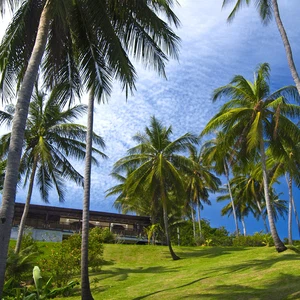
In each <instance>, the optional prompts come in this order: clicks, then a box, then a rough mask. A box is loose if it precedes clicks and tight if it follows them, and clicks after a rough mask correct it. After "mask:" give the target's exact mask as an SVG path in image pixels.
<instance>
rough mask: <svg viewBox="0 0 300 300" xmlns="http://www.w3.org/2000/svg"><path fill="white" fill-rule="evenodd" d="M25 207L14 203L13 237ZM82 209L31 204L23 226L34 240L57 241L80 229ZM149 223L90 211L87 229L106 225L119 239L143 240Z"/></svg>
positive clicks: (142, 219)
mask: <svg viewBox="0 0 300 300" xmlns="http://www.w3.org/2000/svg"><path fill="white" fill-rule="evenodd" d="M23 210H24V204H23V203H15V212H14V218H13V230H12V238H16V236H17V231H18V226H19V224H20V221H21V217H22V214H23ZM81 223H82V210H81V209H74V208H62V207H54V206H45V205H33V204H30V208H29V212H28V216H27V220H26V226H27V227H29V228H30V230H31V232H32V235H33V238H35V239H36V240H55V241H60V240H62V239H63V238H64V235H70V234H72V233H75V232H79V231H80V230H81ZM149 225H150V217H143V216H132V215H123V214H115V213H107V212H99V211H90V228H93V227H95V226H97V227H101V228H109V229H110V230H111V231H112V232H113V233H115V234H117V235H118V236H119V238H121V239H123V241H125V237H126V240H128V241H130V240H132V241H142V240H143V241H145V240H146V239H145V232H144V228H145V227H147V226H149Z"/></svg>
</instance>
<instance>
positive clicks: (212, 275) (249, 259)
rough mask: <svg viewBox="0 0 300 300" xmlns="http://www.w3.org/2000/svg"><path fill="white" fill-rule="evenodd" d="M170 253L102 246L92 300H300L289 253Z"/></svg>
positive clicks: (295, 257)
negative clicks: (102, 262) (175, 258)
mask: <svg viewBox="0 0 300 300" xmlns="http://www.w3.org/2000/svg"><path fill="white" fill-rule="evenodd" d="M174 249H175V251H176V253H177V254H179V255H180V257H181V258H182V259H181V260H179V261H172V260H171V259H170V255H169V253H168V249H167V248H166V247H162V246H138V245H105V250H104V258H105V261H106V263H105V265H104V266H103V268H102V270H101V272H99V273H98V274H90V275H91V276H90V280H91V283H92V284H91V286H92V292H93V295H94V298H95V299H135V300H138V299H220V300H221V299H222V300H226V299H228V300H229V299H230V300H232V299H243V300H245V299H270V300H276V299H300V284H299V281H300V264H299V263H300V261H299V260H300V255H299V254H297V253H295V252H294V251H292V250H288V251H286V252H283V253H280V254H277V253H276V251H275V249H274V248H268V247H263V248H217V247H213V248H211V247H198V248H192V247H174ZM64 299H66V298H64ZM68 299H79V294H77V295H76V294H75V295H74V296H73V297H69V298H68Z"/></svg>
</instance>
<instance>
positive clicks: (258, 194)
mask: <svg viewBox="0 0 300 300" xmlns="http://www.w3.org/2000/svg"><path fill="white" fill-rule="evenodd" d="M255 168H256V166H255V165H253V164H250V166H249V168H248V172H247V175H244V174H240V175H235V176H234V177H233V178H232V179H231V180H230V186H231V189H232V195H233V199H234V204H235V209H236V214H237V217H238V219H239V220H240V221H241V223H242V226H243V232H244V235H246V228H245V223H244V217H245V216H248V215H249V213H252V214H253V215H254V217H256V218H258V217H259V216H262V218H263V221H264V225H265V230H266V232H268V227H267V224H266V221H265V214H264V211H263V208H262V207H263V203H264V195H263V190H262V184H261V183H260V182H261V180H257V179H256V178H255V177H254V176H253V171H252V170H253V169H254V170H255ZM228 199H229V200H231V199H230V195H229V193H228V194H225V195H222V196H219V197H218V198H217V202H221V201H224V200H228ZM232 212H233V208H232V204H231V202H230V203H229V204H228V205H226V206H225V207H224V208H223V209H222V211H221V214H222V215H226V214H227V215H230V214H231V213H232Z"/></svg>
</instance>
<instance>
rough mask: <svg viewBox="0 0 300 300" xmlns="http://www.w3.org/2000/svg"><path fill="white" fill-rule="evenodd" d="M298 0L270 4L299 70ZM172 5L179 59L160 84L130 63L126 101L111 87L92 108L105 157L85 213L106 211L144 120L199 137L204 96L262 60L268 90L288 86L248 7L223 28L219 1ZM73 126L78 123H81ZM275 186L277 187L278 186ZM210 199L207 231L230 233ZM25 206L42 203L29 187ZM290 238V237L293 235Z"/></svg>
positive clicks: (206, 113)
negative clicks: (131, 85)
mask: <svg viewBox="0 0 300 300" xmlns="http://www.w3.org/2000/svg"><path fill="white" fill-rule="evenodd" d="M253 2H255V1H253ZM298 2H299V1H298V0H279V1H278V3H279V8H280V11H281V16H282V19H283V22H284V25H285V27H286V30H287V34H288V36H289V38H290V42H291V45H292V49H293V52H294V55H295V62H296V65H297V66H298V68H300V57H299V55H298V54H299V50H300V49H299V48H300V31H299V28H300V19H299V13H300V11H299V10H300V7H299V3H298ZM179 3H180V6H177V7H176V8H175V11H176V13H177V15H178V17H179V18H180V20H181V23H182V25H181V27H180V28H179V29H176V33H177V34H178V35H179V36H180V38H181V40H182V41H181V48H180V58H179V61H170V62H169V64H168V66H167V69H166V72H167V77H168V79H167V80H165V79H163V78H159V77H158V76H157V75H156V74H155V73H154V72H153V71H151V70H144V69H143V67H142V66H140V65H138V64H137V71H138V75H139V79H138V81H137V83H136V86H137V91H136V92H135V94H134V96H131V97H129V99H128V100H127V101H126V98H125V94H124V93H123V92H122V91H121V90H120V87H119V85H118V83H116V84H115V87H114V92H113V93H112V96H111V99H109V101H108V104H101V105H97V106H96V109H95V131H96V132H97V133H98V134H100V135H101V136H102V137H103V138H104V139H105V142H106V145H107V149H106V151H105V153H106V154H107V155H108V156H109V159H108V160H107V161H101V162H100V166H99V167H98V168H93V171H92V191H91V209H92V210H99V211H111V212H115V210H114V209H113V208H112V204H113V201H114V198H105V190H107V189H108V188H109V187H111V186H112V185H114V184H115V182H114V181H113V180H112V178H111V177H110V176H109V174H110V172H111V170H112V165H113V163H114V162H115V161H117V160H118V159H119V158H121V157H122V156H124V155H126V151H127V150H128V149H129V148H130V147H132V146H133V145H134V143H133V141H132V136H133V135H134V134H135V133H136V132H138V131H142V130H143V129H144V127H145V126H146V125H147V124H148V123H149V119H150V116H152V115H155V116H156V117H157V118H158V119H159V120H160V121H161V122H163V124H164V125H166V126H169V125H172V127H173V132H174V137H176V136H179V135H182V134H184V133H186V132H192V133H195V134H199V133H200V132H201V130H202V129H203V128H204V126H205V124H206V123H207V122H208V120H209V119H210V118H211V117H212V116H213V115H214V114H215V113H216V112H217V110H218V108H219V107H220V105H221V104H222V102H217V103H214V104H213V103H212V102H211V100H210V96H211V93H212V91H213V90H214V89H215V88H217V87H219V86H222V85H224V84H227V83H228V82H229V81H230V79H231V78H232V77H233V76H234V75H237V74H241V75H243V76H244V77H247V78H248V79H250V80H252V78H253V72H254V70H255V68H256V66H257V65H258V64H259V63H263V62H268V63H269V64H270V65H271V87H272V89H273V90H275V89H277V88H279V87H281V86H284V85H288V84H293V81H292V78H291V75H290V72H289V69H288V66H287V62H286V56H285V52H284V48H283V45H282V42H281V38H280V35H279V32H278V30H277V27H276V25H275V21H274V20H273V21H272V22H271V23H270V24H269V25H268V26H263V25H262V24H261V22H260V20H259V17H258V14H257V13H256V11H255V8H254V5H253V6H250V7H249V8H247V7H245V8H244V9H243V10H241V11H240V12H239V14H238V15H237V16H236V19H235V20H234V22H233V23H231V24H228V23H227V22H226V18H227V16H228V13H229V9H230V7H228V9H224V10H222V9H221V6H222V0H214V1H211V0H196V1H195V0H179ZM82 101H83V102H85V101H86V99H85V98H83V99H82ZM79 122H82V123H83V124H84V123H85V119H82V120H79ZM75 165H76V167H77V169H78V170H79V171H81V172H82V173H83V169H84V168H83V163H77V162H75ZM282 188H284V189H285V183H284V182H283V184H282ZM25 195H26V189H24V190H23V189H20V190H19V191H18V194H17V197H16V201H18V202H24V201H25ZM51 195H52V196H51V201H50V205H54V206H64V207H73V208H81V207H82V197H83V191H82V189H81V188H79V187H76V186H74V185H73V184H72V183H70V182H68V183H66V201H65V202H64V203H63V204H60V203H59V202H58V198H57V197H56V195H55V193H52V194H51ZM299 195H300V194H299V193H298V196H299ZM295 200H296V201H297V197H295ZM211 201H212V206H210V207H208V206H205V208H204V211H203V212H202V216H203V217H204V218H206V219H209V220H210V222H211V224H212V226H215V227H219V226H225V227H226V228H227V229H228V230H229V231H233V230H234V222H233V219H232V218H227V217H221V216H220V209H221V207H220V205H219V204H216V202H215V196H214V195H212V196H211ZM32 203H34V204H42V202H41V200H40V196H39V193H38V191H37V190H35V191H34V193H33V197H32ZM296 205H297V204H296ZM299 205H300V204H299ZM299 205H298V206H299ZM246 225H247V229H248V232H249V233H252V232H254V231H259V230H261V229H263V225H262V224H261V223H257V222H256V221H253V220H252V219H247V220H246ZM278 225H279V228H278V229H279V232H280V235H281V236H282V237H284V236H286V235H287V234H286V231H287V225H286V223H285V222H283V221H281V222H279V223H278ZM295 233H296V230H295ZM294 237H295V238H298V234H297V235H296V234H294Z"/></svg>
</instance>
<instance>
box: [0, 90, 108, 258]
mask: <svg viewBox="0 0 300 300" xmlns="http://www.w3.org/2000/svg"><path fill="white" fill-rule="evenodd" d="M55 95H56V94H55V93H52V94H51V95H50V96H49V99H48V100H47V101H45V96H46V95H45V94H44V93H42V92H39V91H38V90H37V89H36V91H35V95H34V99H33V101H32V102H31V103H30V108H29V118H28V120H27V126H26V130H25V142H24V151H23V154H22V162H21V173H22V171H23V172H24V173H25V181H24V185H26V184H27V183H28V193H27V198H26V203H25V206H24V211H23V215H22V218H21V222H20V226H19V232H18V239H17V243H16V247H15V252H16V253H18V252H19V251H20V248H21V242H22V236H23V231H24V228H25V223H26V218H27V214H28V210H29V205H30V200H31V196H32V190H33V186H34V180H35V178H36V177H37V180H38V181H37V184H38V186H39V190H40V194H41V198H42V200H43V201H45V202H48V196H49V190H50V189H51V188H52V187H53V186H54V187H55V189H56V191H57V194H58V196H59V200H60V201H64V182H63V179H64V178H65V179H68V180H72V181H74V182H75V183H77V184H79V185H82V184H83V177H82V176H81V175H80V174H79V173H78V172H77V171H76V170H75V169H74V167H73V166H72V164H71V163H70V161H69V160H68V156H70V157H72V158H74V159H77V160H79V159H83V158H84V156H85V143H84V140H85V136H86V128H85V126H82V125H78V124H73V123H71V122H72V121H73V120H74V119H76V118H77V117H79V116H82V115H83V114H84V113H85V112H86V109H87V107H86V106H85V105H77V106H74V107H70V108H68V109H66V110H63V106H64V105H63V104H62V103H61V102H59V101H58V100H57V99H56V97H55ZM10 138H11V134H10V133H8V134H5V135H4V136H3V137H2V138H1V139H0V149H1V152H2V153H1V154H2V156H3V155H5V154H6V153H7V151H8V145H9V140H10ZM93 139H94V141H95V143H96V144H97V145H98V146H100V147H102V148H104V147H105V144H104V142H103V140H102V138H101V137H100V136H98V135H96V134H93ZM93 152H94V153H97V154H99V155H101V156H102V157H106V156H105V154H103V153H102V152H101V151H99V150H97V149H93ZM93 162H94V163H95V164H97V160H96V159H95V158H93Z"/></svg>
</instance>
